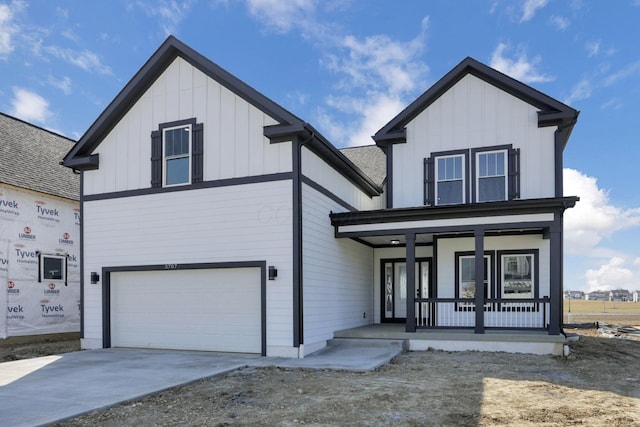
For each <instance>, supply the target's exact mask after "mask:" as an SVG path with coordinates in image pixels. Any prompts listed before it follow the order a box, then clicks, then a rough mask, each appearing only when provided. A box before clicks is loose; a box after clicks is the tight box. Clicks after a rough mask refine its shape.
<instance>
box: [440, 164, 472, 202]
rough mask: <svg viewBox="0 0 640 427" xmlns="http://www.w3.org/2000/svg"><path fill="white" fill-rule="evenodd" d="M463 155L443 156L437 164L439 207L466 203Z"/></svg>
mask: <svg viewBox="0 0 640 427" xmlns="http://www.w3.org/2000/svg"><path fill="white" fill-rule="evenodd" d="M464 170H465V161H464V156H463V155H454V156H442V157H438V158H437V162H436V177H437V178H436V179H437V183H436V200H437V204H439V205H449V204H453V203H464V202H465V191H464V189H465V173H464Z"/></svg>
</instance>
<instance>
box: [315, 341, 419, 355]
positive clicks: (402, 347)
mask: <svg viewBox="0 0 640 427" xmlns="http://www.w3.org/2000/svg"><path fill="white" fill-rule="evenodd" d="M331 346H342V347H345V346H349V347H354V348H363V347H366V348H389V349H393V350H398V351H399V352H400V353H402V352H403V351H407V350H409V343H408V341H407V340H405V339H383V338H359V337H356V338H339V337H336V338H333V339H330V340H327V347H331Z"/></svg>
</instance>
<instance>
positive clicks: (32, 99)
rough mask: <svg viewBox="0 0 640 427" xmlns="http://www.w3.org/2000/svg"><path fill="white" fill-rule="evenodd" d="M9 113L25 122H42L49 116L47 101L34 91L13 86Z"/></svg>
mask: <svg viewBox="0 0 640 427" xmlns="http://www.w3.org/2000/svg"><path fill="white" fill-rule="evenodd" d="M11 105H12V109H11V115H13V116H15V117H18V118H20V119H22V120H24V121H27V122H38V123H44V122H46V120H47V119H48V118H49V117H50V116H51V111H49V102H48V101H47V100H46V99H44V98H43V97H42V96H40V95H38V94H37V93H35V92H31V91H29V90H27V89H22V88H19V87H14V88H13V99H12V100H11Z"/></svg>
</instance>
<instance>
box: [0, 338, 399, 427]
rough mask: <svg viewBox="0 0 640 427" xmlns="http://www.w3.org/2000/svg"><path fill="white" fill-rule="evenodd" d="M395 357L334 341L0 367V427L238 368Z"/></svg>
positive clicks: (96, 355) (395, 345) (332, 365)
mask: <svg viewBox="0 0 640 427" xmlns="http://www.w3.org/2000/svg"><path fill="white" fill-rule="evenodd" d="M401 352H402V342H400V341H383V340H359V341H352V340H337V342H336V340H334V342H332V345H330V346H328V347H326V348H325V349H323V350H321V351H319V352H317V353H314V354H313V355H311V356H308V357H306V358H305V359H286V358H267V357H260V356H258V355H246V354H231V353H212V352H198V351H175V350H146V349H123V348H117V349H103V350H89V351H81V352H76V353H68V354H63V355H59V356H45V357H39V358H35V359H27V360H19V361H15V362H6V363H0V414H2V415H1V417H0V425H2V426H4V425H6V426H16V427H17V426H35V425H42V424H47V423H52V422H55V421H59V420H63V419H66V418H70V417H73V416H76V415H79V414H83V413H86V412H90V411H93V410H95V409H101V408H108V407H111V406H114V405H116V404H118V403H121V402H125V401H128V400H132V399H137V398H140V397H142V396H145V395H147V394H150V393H155V392H158V391H162V390H166V389H168V388H172V387H175V386H178V385H182V384H187V383H190V382H193V381H196V380H198V379H201V378H206V377H210V376H213V375H220V374H223V373H226V372H229V371H233V370H235V369H238V368H242V367H245V366H280V367H288V368H295V367H305V368H317V369H346V370H356V371H366V370H372V369H375V368H377V367H379V366H381V365H383V364H385V363H388V362H389V360H391V359H392V358H393V357H395V356H396V355H398V354H399V353H401Z"/></svg>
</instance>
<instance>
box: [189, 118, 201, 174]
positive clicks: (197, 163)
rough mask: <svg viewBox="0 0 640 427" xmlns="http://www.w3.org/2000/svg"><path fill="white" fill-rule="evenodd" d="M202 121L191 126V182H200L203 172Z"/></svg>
mask: <svg viewBox="0 0 640 427" xmlns="http://www.w3.org/2000/svg"><path fill="white" fill-rule="evenodd" d="M202 127H203V126H202V123H198V124H196V125H194V126H193V139H192V141H191V144H192V145H191V182H192V183H196V182H202V180H203V179H204V173H203V170H202V169H203V159H202V157H203V156H202V154H203V145H204V141H203V131H202Z"/></svg>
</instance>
